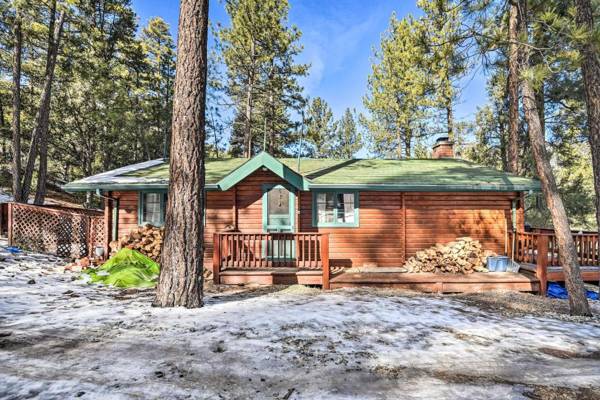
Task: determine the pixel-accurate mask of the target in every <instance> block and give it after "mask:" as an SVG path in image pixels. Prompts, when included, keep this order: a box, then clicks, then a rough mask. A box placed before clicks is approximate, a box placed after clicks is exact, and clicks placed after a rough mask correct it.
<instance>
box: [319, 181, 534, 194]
mask: <svg viewBox="0 0 600 400" xmlns="http://www.w3.org/2000/svg"><path fill="white" fill-rule="evenodd" d="M308 189H309V190H319V189H323V190H325V189H348V190H365V191H368V190H370V191H375V192H377V191H379V192H529V191H533V192H540V191H541V187H540V186H539V185H494V184H489V185H418V184H417V185H414V184H386V185H378V184H356V185H351V184H329V183H327V184H325V183H318V184H316V183H309V185H308Z"/></svg>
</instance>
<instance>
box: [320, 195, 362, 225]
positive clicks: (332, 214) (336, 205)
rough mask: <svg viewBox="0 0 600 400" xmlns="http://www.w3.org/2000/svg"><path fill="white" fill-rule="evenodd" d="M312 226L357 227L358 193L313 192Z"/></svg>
mask: <svg viewBox="0 0 600 400" xmlns="http://www.w3.org/2000/svg"><path fill="white" fill-rule="evenodd" d="M313 226H331V227H335V226H358V192H354V191H341V190H340V191H320V192H315V193H314V194H313Z"/></svg>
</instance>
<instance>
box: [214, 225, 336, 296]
mask: <svg viewBox="0 0 600 400" xmlns="http://www.w3.org/2000/svg"><path fill="white" fill-rule="evenodd" d="M286 267H288V268H289V267H291V268H298V269H300V270H318V269H321V270H322V271H323V288H324V289H328V288H329V236H328V235H327V234H323V233H284V232H282V233H262V232H260V233H238V232H223V233H215V234H214V236H213V279H214V281H215V283H219V282H220V276H219V275H220V273H221V271H222V270H224V269H239V270H257V269H269V268H286Z"/></svg>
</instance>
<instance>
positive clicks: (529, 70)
mask: <svg viewBox="0 0 600 400" xmlns="http://www.w3.org/2000/svg"><path fill="white" fill-rule="evenodd" d="M523 5H525V1H524V0H523ZM521 25H522V26H521V32H520V34H521V37H522V38H524V40H526V42H525V43H524V44H520V46H519V50H520V53H521V54H520V57H522V58H521V60H522V62H523V70H524V72H523V78H522V79H521V90H522V93H523V110H524V113H525V120H526V121H527V126H528V131H529V139H530V143H531V148H532V152H533V156H534V158H535V164H536V168H537V173H538V177H539V179H540V181H541V183H542V191H543V193H544V197H545V200H546V204H547V206H548V209H549V210H550V215H551V216H552V222H553V225H554V232H555V236H556V240H557V243H558V249H559V259H560V264H561V266H562V268H563V271H564V273H565V283H566V286H567V289H568V291H569V306H570V310H571V314H574V315H591V310H590V306H589V303H588V301H587V298H586V293H585V288H584V285H583V280H582V278H581V271H580V269H579V264H578V261H577V250H576V248H575V242H574V240H573V236H572V234H571V228H570V226H569V219H568V217H567V212H566V209H565V207H564V203H563V201H562V199H561V196H560V193H559V191H558V186H557V183H556V178H555V176H554V173H553V171H552V166H551V164H550V157H549V155H548V152H547V150H546V139H545V136H544V130H543V127H542V122H541V118H540V113H543V112H544V111H543V110H539V109H538V100H537V98H536V90H535V84H536V83H537V84H539V82H540V79H539V77H536V75H537V74H539V73H540V71H542V70H541V69H540V68H545V67H543V66H539V65H535V64H532V63H531V59H530V49H529V45H530V42H529V39H528V31H527V21H524V23H523V24H521ZM536 72H537V74H536Z"/></svg>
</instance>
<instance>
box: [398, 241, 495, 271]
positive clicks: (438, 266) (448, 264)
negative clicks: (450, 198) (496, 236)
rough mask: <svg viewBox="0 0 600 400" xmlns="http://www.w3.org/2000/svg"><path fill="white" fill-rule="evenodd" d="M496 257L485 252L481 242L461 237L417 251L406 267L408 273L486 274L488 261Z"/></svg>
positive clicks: (487, 251) (489, 252) (491, 253)
mask: <svg viewBox="0 0 600 400" xmlns="http://www.w3.org/2000/svg"><path fill="white" fill-rule="evenodd" d="M494 255H495V254H494V253H493V252H491V251H489V250H483V247H482V246H481V243H479V241H477V240H474V239H472V238H470V237H461V238H458V239H456V240H455V241H453V242H450V243H446V244H436V245H435V246H432V247H430V248H427V249H425V250H421V251H417V253H416V254H415V256H414V257H411V258H409V259H408V261H407V262H406V264H405V265H404V267H405V268H406V269H407V270H408V272H434V273H452V274H471V273H473V272H486V271H487V268H485V263H486V259H487V257H489V256H494Z"/></svg>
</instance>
